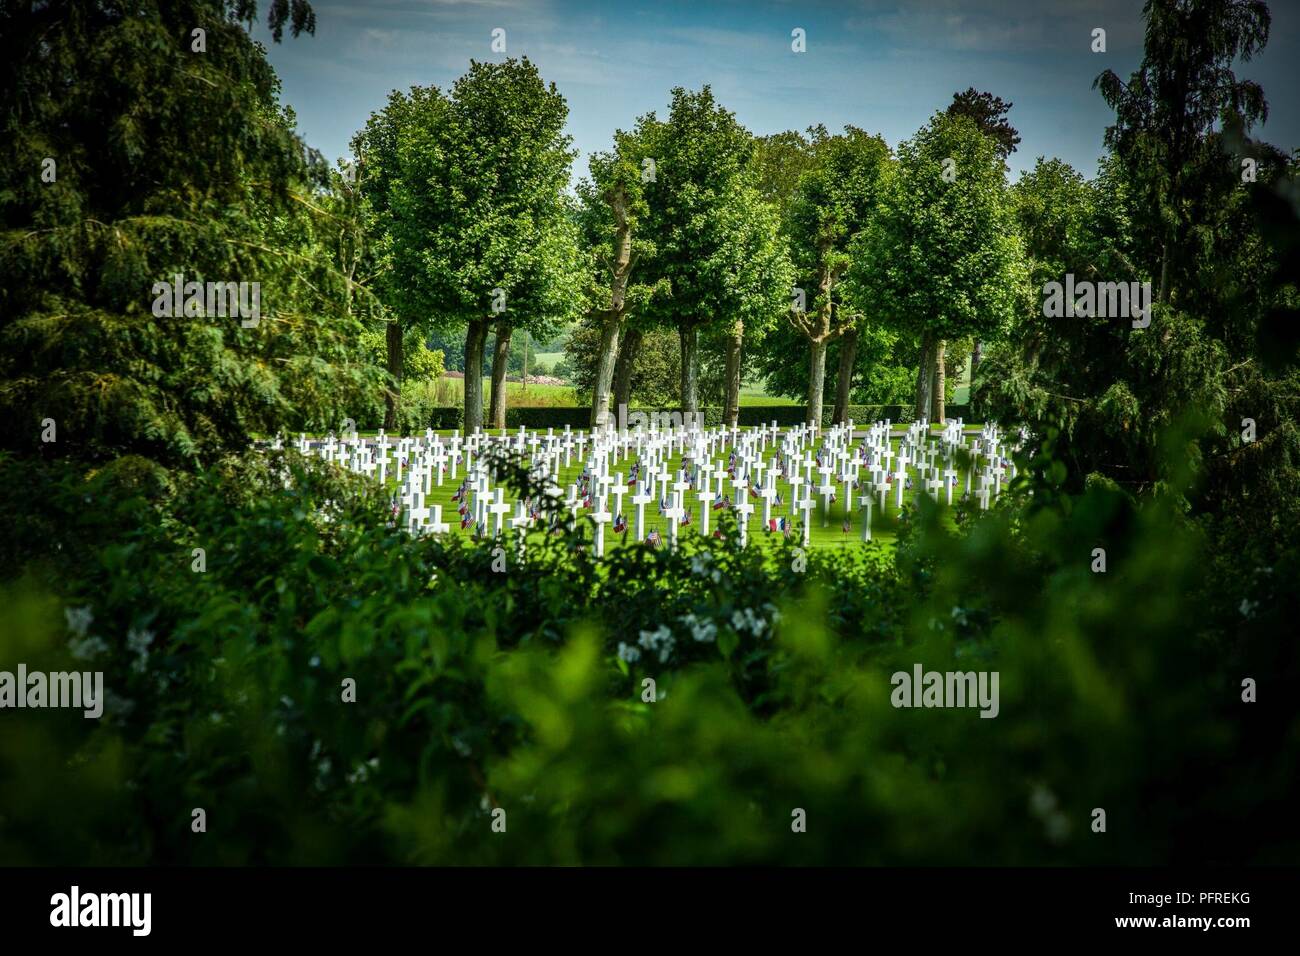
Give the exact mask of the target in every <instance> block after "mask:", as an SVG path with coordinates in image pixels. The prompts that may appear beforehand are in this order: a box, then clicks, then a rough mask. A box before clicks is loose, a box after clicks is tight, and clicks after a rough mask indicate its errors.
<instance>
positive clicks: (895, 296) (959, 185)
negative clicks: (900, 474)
mask: <svg viewBox="0 0 1300 956" xmlns="http://www.w3.org/2000/svg"><path fill="white" fill-rule="evenodd" d="M1005 170H1006V167H1005V164H1004V163H1003V162H1002V160H1001V157H1000V156H999V155H998V153H997V151H996V147H995V144H994V143H993V141H992V140H990V139H989V138H988V137H986V136H984V135H983V134H982V133H981V132H980V130H979V128H978V127H977V126H976V125H975V124H974V122H972V121H971V120H970V119H968V118H966V117H960V116H950V115H948V114H945V113H938V114H936V115H935V116H934V117H933V118H932V119H931V120H930V122H929V123H928V124H926V125H925V126H924V127H922V128H921V129H920V130H919V131H918V132H917V134H916V135H915V136H914V137H912V139H910V140H908V141H906V142H904V143H902V144H901V145H900V146H899V147H898V163H897V166H896V168H895V170H894V174H893V175H891V176H890V177H888V179H887V182H886V186H885V189H884V190H883V191H882V196H883V201H882V202H881V205H880V209H879V211H878V213H877V215H876V216H874V217H873V218H872V220H871V222H870V223H869V224H868V227H867V229H865V230H864V231H863V232H862V233H861V234H860V235H859V237H858V239H856V240H855V241H854V242H853V244H852V246H851V248H850V259H851V265H850V267H849V274H850V279H851V284H852V288H853V295H852V298H853V300H854V301H855V303H856V304H857V305H858V307H859V308H861V309H862V310H863V311H864V312H866V313H867V314H868V315H877V316H888V317H889V320H890V321H895V322H899V323H901V324H902V325H904V326H905V327H907V328H909V329H910V330H912V331H913V332H914V333H915V334H917V335H918V337H919V338H920V340H921V360H920V363H919V366H918V368H917V376H916V414H917V415H918V416H927V417H929V416H931V415H936V416H941V415H942V413H943V406H942V401H940V402H938V403H936V402H934V400H933V399H934V391H933V378H934V376H933V370H934V368H935V363H936V360H937V359H938V356H939V355H941V354H942V350H943V343H944V342H945V340H947V339H953V338H963V337H965V336H970V335H977V336H986V335H988V334H991V333H994V332H996V331H998V330H999V329H1001V328H1002V327H1004V326H1005V325H1006V324H1007V323H1009V322H1010V321H1011V320H1012V318H1013V317H1014V316H1015V315H1016V314H1017V313H1018V312H1019V310H1020V309H1021V308H1023V307H1024V303H1025V301H1026V298H1027V296H1028V295H1029V286H1028V272H1027V264H1026V261H1025V255H1024V250H1023V248H1022V246H1021V242H1020V238H1019V236H1018V234H1017V230H1016V220H1015V216H1014V212H1013V207H1012V203H1011V199H1010V194H1009V192H1008V189H1007V185H1006V181H1005Z"/></svg>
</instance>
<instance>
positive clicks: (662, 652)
mask: <svg viewBox="0 0 1300 956" xmlns="http://www.w3.org/2000/svg"><path fill="white" fill-rule="evenodd" d="M637 643H638V644H640V645H641V646H642V647H644V648H645V649H646V650H647V651H649V652H650V653H652V654H654V653H658V655H659V662H660V663H661V664H662V663H664V662H665V661H667V660H668V658H669V657H670V656H672V653H673V646H674V645H675V644H676V643H677V642H676V639H675V638H674V637H673V632H672V631H670V630H669V629H668V625H666V624H660V625H659V627H658V629H656V630H653V631H642V632H641V636H640V639H639V640H638V641H637Z"/></svg>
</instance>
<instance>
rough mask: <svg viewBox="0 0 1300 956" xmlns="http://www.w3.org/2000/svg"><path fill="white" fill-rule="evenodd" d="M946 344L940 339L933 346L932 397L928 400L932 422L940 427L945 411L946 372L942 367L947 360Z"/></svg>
mask: <svg viewBox="0 0 1300 956" xmlns="http://www.w3.org/2000/svg"><path fill="white" fill-rule="evenodd" d="M947 350H948V343H947V342H946V341H944V340H943V339H940V340H939V341H938V342H936V343H935V345H934V395H933V397H932V398H931V400H930V404H931V407H932V409H933V411H934V415H933V421H935V422H936V423H938V424H940V425H942V424H943V420H944V417H945V413H946V411H947V409H946V408H945V405H946V402H945V401H944V399H945V398H946V397H947V396H946V394H945V393H946V391H947V388H948V370H947V368H945V367H944V361H945V360H946V358H947Z"/></svg>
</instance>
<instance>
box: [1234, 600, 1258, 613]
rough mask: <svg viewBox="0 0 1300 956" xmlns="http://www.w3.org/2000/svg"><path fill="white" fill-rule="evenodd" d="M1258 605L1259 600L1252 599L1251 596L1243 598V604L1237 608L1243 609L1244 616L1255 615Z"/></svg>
mask: <svg viewBox="0 0 1300 956" xmlns="http://www.w3.org/2000/svg"><path fill="white" fill-rule="evenodd" d="M1258 607H1259V602H1258V601H1252V600H1251V599H1250V598H1242V599H1241V604H1240V605H1238V607H1237V610H1239V611H1241V616H1242V617H1254V616H1255V609H1256V608H1258Z"/></svg>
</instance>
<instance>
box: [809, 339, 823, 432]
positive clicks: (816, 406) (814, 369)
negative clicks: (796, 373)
mask: <svg viewBox="0 0 1300 956" xmlns="http://www.w3.org/2000/svg"><path fill="white" fill-rule="evenodd" d="M825 386H826V340H825V339H821V340H820V341H818V340H812V341H810V342H809V343H808V410H807V414H806V415H805V416H804V421H806V422H807V423H808V424H810V425H817V426H818V427H821V423H822V391H823V389H824V388H825Z"/></svg>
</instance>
